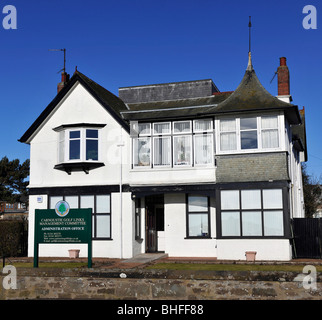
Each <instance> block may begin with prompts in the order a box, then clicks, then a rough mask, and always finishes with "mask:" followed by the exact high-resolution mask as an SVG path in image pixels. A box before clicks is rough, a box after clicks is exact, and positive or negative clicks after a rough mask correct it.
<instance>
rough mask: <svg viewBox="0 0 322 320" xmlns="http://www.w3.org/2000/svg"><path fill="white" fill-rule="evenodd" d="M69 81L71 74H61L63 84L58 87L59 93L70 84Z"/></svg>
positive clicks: (60, 83)
mask: <svg viewBox="0 0 322 320" xmlns="http://www.w3.org/2000/svg"><path fill="white" fill-rule="evenodd" d="M68 81H69V74H68V73H66V72H65V71H64V72H62V73H61V82H59V83H58V85H57V93H59V92H60V90H62V89H63V88H64V87H65V85H66V84H67V83H68Z"/></svg>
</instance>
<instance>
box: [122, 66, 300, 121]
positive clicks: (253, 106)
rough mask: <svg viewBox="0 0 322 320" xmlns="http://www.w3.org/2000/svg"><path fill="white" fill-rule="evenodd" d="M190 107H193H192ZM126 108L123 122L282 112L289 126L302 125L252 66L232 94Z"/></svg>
mask: <svg viewBox="0 0 322 320" xmlns="http://www.w3.org/2000/svg"><path fill="white" fill-rule="evenodd" d="M193 106H195V108H192V107H193ZM200 106H203V108H200ZM187 107H191V108H187ZM129 108H130V111H125V112H122V116H123V118H124V119H126V120H141V121H144V120H146V121H147V120H151V119H154V120H161V119H170V118H178V117H180V118H186V117H189V116H190V117H191V116H196V117H205V116H210V115H216V114H226V113H227V114H228V113H241V112H246V111H247V112H252V111H256V112H258V111H260V112H265V111H272V110H283V111H285V114H286V117H287V118H288V121H289V123H290V124H299V123H301V117H300V114H299V111H298V107H297V106H296V105H293V104H290V103H287V102H284V101H281V100H280V99H278V98H276V97H274V96H272V95H271V94H270V93H269V92H268V91H267V90H266V89H265V88H264V87H263V86H262V84H261V83H260V81H259V80H258V78H257V76H256V73H255V71H254V70H253V68H252V66H251V67H249V68H247V70H246V72H245V75H244V77H243V79H242V81H241V83H240V84H239V86H238V87H237V89H236V90H235V91H234V92H233V93H232V94H230V93H227V94H223V95H214V96H212V97H205V98H198V99H185V100H174V101H161V102H151V103H138V104H129ZM180 108H181V109H180Z"/></svg>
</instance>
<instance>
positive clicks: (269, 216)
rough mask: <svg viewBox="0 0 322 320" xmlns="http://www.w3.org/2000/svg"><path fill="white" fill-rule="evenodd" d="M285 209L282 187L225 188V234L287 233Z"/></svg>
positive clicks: (222, 201)
mask: <svg viewBox="0 0 322 320" xmlns="http://www.w3.org/2000/svg"><path fill="white" fill-rule="evenodd" d="M283 209H284V208H283V190H282V189H253V190H221V191H220V223H221V236H223V237H262V236H263V237H270V236H272V237H274V236H284V210H283Z"/></svg>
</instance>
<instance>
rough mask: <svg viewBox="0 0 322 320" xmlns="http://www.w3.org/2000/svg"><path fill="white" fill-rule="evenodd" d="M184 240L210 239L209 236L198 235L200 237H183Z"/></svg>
mask: <svg viewBox="0 0 322 320" xmlns="http://www.w3.org/2000/svg"><path fill="white" fill-rule="evenodd" d="M184 239H185V240H193V239H212V238H211V237H210V236H204V237H203V236H200V237H185V238H184Z"/></svg>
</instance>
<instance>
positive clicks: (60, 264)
mask: <svg viewBox="0 0 322 320" xmlns="http://www.w3.org/2000/svg"><path fill="white" fill-rule="evenodd" d="M10 265H13V266H14V267H16V268H33V266H34V264H33V263H32V262H13V263H11V264H10ZM38 267H39V268H62V269H72V268H84V267H87V262H39V264H38Z"/></svg>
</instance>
